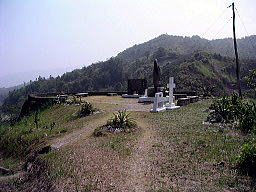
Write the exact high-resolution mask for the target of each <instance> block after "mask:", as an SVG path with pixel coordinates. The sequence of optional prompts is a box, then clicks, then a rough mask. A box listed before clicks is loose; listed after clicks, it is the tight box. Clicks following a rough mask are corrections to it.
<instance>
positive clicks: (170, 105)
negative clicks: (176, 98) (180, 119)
mask: <svg viewBox="0 0 256 192" xmlns="http://www.w3.org/2000/svg"><path fill="white" fill-rule="evenodd" d="M164 106H165V108H166V109H167V110H173V109H178V108H180V106H176V105H175V103H166V104H165V105H164Z"/></svg>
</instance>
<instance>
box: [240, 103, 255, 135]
mask: <svg viewBox="0 0 256 192" xmlns="http://www.w3.org/2000/svg"><path fill="white" fill-rule="evenodd" d="M239 128H240V129H241V130H242V131H244V132H250V131H256V103H255V102H253V103H252V104H248V103H247V104H245V105H244V106H243V107H242V110H241V114H240V116H239Z"/></svg>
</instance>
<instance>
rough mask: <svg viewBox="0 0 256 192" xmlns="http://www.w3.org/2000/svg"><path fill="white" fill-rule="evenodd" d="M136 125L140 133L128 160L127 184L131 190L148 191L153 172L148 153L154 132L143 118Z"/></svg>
mask: <svg viewBox="0 0 256 192" xmlns="http://www.w3.org/2000/svg"><path fill="white" fill-rule="evenodd" d="M138 125H139V127H141V129H142V135H141V136H140V137H139V139H138V143H137V145H136V146H135V149H134V154H133V156H132V158H131V161H130V170H129V171H130V178H129V180H128V181H127V184H128V185H129V186H131V187H132V191H149V190H150V184H151V182H152V177H151V176H152V174H153V173H152V165H151V160H150V158H149V154H150V152H151V148H152V145H153V143H154V132H153V130H152V129H151V128H150V126H149V125H148V123H146V121H145V119H139V120H138Z"/></svg>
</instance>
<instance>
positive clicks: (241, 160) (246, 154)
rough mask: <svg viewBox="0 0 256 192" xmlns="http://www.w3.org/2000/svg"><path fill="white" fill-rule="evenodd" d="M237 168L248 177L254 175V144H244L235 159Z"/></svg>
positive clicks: (255, 162)
mask: <svg viewBox="0 0 256 192" xmlns="http://www.w3.org/2000/svg"><path fill="white" fill-rule="evenodd" d="M237 163H238V166H239V168H240V169H241V170H242V171H244V172H246V173H248V174H249V175H254V176H255V175H256V172H255V170H256V143H255V142H249V143H246V144H244V146H243V147H242V150H241V154H240V155H239V156H238V158H237Z"/></svg>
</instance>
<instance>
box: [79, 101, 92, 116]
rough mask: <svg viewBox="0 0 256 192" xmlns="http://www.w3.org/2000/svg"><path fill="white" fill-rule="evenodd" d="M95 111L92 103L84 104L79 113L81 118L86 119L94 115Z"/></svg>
mask: <svg viewBox="0 0 256 192" xmlns="http://www.w3.org/2000/svg"><path fill="white" fill-rule="evenodd" d="M94 111H95V109H94V108H93V106H92V104H91V103H87V102H86V103H83V104H82V106H81V109H80V111H79V116H80V117H84V116H88V115H90V114H92V113H93V112H94Z"/></svg>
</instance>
